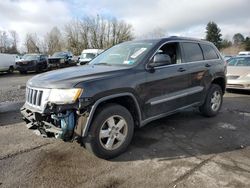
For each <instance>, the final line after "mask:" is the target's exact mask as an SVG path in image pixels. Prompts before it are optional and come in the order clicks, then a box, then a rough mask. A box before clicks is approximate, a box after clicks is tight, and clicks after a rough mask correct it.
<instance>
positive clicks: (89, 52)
mask: <svg viewBox="0 0 250 188" xmlns="http://www.w3.org/2000/svg"><path fill="white" fill-rule="evenodd" d="M102 52H103V50H100V49H86V50H83V51H82V54H81V56H80V59H79V62H78V64H77V65H85V64H86V63H88V62H90V61H91V60H92V59H94V58H95V57H96V56H98V55H99V54H100V53H102Z"/></svg>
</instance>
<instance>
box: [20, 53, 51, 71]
mask: <svg viewBox="0 0 250 188" xmlns="http://www.w3.org/2000/svg"><path fill="white" fill-rule="evenodd" d="M47 68H48V58H47V56H46V55H43V54H25V55H24V56H23V57H22V59H21V60H19V61H17V62H16V70H18V71H19V72H20V73H21V74H25V73H27V72H28V71H35V72H42V71H45V70H47Z"/></svg>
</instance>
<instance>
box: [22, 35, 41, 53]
mask: <svg viewBox="0 0 250 188" xmlns="http://www.w3.org/2000/svg"><path fill="white" fill-rule="evenodd" d="M24 45H25V47H26V49H27V52H28V53H39V52H40V49H39V39H38V37H37V35H36V33H33V34H32V33H27V35H26V39H25V43H24Z"/></svg>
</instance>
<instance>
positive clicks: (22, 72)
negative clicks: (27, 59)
mask: <svg viewBox="0 0 250 188" xmlns="http://www.w3.org/2000/svg"><path fill="white" fill-rule="evenodd" d="M19 72H20V74H27V71H19Z"/></svg>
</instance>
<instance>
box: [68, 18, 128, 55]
mask: <svg viewBox="0 0 250 188" xmlns="http://www.w3.org/2000/svg"><path fill="white" fill-rule="evenodd" d="M65 38H66V41H67V46H68V49H70V50H71V51H72V52H73V53H74V54H80V53H81V51H82V50H83V49H87V48H98V49H106V48H109V47H111V46H113V45H115V44H118V43H121V42H123V41H127V40H132V39H133V34H132V26H131V25H130V24H127V23H125V22H124V21H118V20H117V19H113V20H109V19H104V18H103V17H101V16H99V15H97V16H96V17H84V18H82V19H81V20H74V21H71V22H70V23H68V24H67V25H65Z"/></svg>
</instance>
